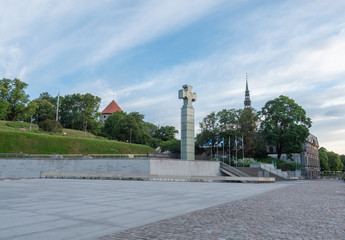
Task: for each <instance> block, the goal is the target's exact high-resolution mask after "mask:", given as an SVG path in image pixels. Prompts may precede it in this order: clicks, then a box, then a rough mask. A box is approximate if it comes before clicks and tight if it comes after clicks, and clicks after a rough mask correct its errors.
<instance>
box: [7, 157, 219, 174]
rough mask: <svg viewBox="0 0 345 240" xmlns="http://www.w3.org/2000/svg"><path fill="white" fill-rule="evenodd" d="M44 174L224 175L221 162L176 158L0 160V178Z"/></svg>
mask: <svg viewBox="0 0 345 240" xmlns="http://www.w3.org/2000/svg"><path fill="white" fill-rule="evenodd" d="M42 172H71V173H107V174H147V175H150V174H151V175H171V176H174V175H175V176H181V175H187V176H221V173H220V169H219V162H208V161H186V160H172V159H169V160H168V159H160V160H157V159H146V158H145V159H113V158H109V159H104V158H103V159H95V158H93V159H66V158H62V159H25V158H21V159H10V158H9V159H0V178H38V177H40V176H41V173H42Z"/></svg>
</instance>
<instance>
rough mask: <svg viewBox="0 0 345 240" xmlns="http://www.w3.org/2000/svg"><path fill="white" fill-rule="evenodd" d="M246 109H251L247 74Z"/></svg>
mask: <svg viewBox="0 0 345 240" xmlns="http://www.w3.org/2000/svg"><path fill="white" fill-rule="evenodd" d="M244 108H251V100H250V94H249V88H248V74H247V73H246V91H245V100H244Z"/></svg>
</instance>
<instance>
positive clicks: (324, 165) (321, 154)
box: [319, 147, 329, 171]
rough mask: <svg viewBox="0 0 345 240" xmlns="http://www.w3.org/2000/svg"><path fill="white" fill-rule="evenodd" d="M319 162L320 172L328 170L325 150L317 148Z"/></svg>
mask: <svg viewBox="0 0 345 240" xmlns="http://www.w3.org/2000/svg"><path fill="white" fill-rule="evenodd" d="M319 160H320V168H321V171H327V170H329V165H328V155H327V149H326V148H324V147H321V148H319Z"/></svg>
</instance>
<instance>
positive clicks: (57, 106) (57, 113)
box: [56, 93, 60, 121]
mask: <svg viewBox="0 0 345 240" xmlns="http://www.w3.org/2000/svg"><path fill="white" fill-rule="evenodd" d="M59 100H60V93H58V97H57V101H56V121H58V120H59Z"/></svg>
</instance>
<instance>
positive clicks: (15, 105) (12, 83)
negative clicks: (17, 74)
mask: <svg viewBox="0 0 345 240" xmlns="http://www.w3.org/2000/svg"><path fill="white" fill-rule="evenodd" d="M0 86H1V87H0V99H1V100H2V101H1V102H2V103H0V105H1V106H0V107H2V108H4V107H6V110H5V113H4V111H3V110H2V113H1V114H0V115H4V114H5V115H6V119H7V120H10V121H16V120H17V119H19V118H20V117H23V115H24V114H25V110H26V104H27V103H28V102H29V95H28V94H26V93H25V88H27V86H28V84H26V83H25V82H22V81H20V80H19V79H17V78H15V79H13V80H11V79H6V78H3V79H2V80H0ZM3 102H6V104H4V103H3ZM0 109H1V108H0Z"/></svg>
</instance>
